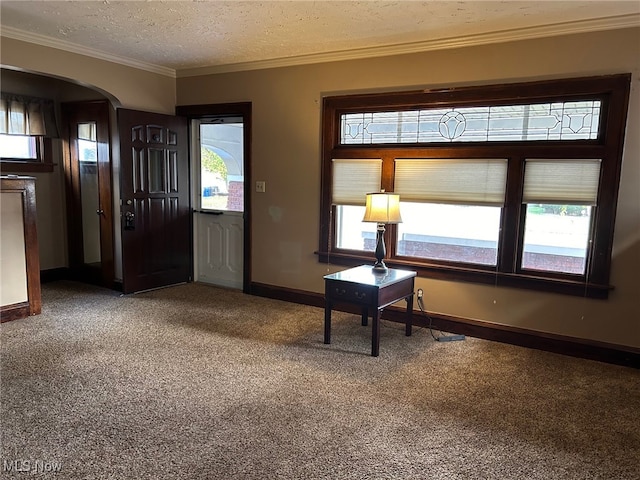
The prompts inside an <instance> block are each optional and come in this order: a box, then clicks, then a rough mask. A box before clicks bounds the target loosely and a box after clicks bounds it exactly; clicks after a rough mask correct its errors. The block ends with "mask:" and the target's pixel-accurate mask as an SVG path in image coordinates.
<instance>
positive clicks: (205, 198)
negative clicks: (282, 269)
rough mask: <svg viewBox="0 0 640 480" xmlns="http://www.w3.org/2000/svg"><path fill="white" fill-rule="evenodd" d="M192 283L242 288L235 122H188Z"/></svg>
mask: <svg viewBox="0 0 640 480" xmlns="http://www.w3.org/2000/svg"><path fill="white" fill-rule="evenodd" d="M192 122H193V123H192V132H193V139H192V141H193V148H192V152H193V159H194V169H193V171H194V177H195V178H194V186H195V187H196V188H194V189H193V191H194V194H195V195H196V196H197V198H195V199H194V205H198V206H199V207H198V208H197V210H196V213H195V216H196V217H195V219H194V220H195V221H194V229H195V232H194V233H195V234H194V243H195V245H194V247H195V255H194V258H195V265H194V273H195V280H196V281H198V282H203V283H210V284H213V285H219V286H223V287H230V288H238V289H241V288H242V282H243V277H242V276H243V259H244V249H243V245H244V124H243V120H242V118H241V117H228V116H227V117H225V116H220V117H213V118H209V119H207V120H193V121H192Z"/></svg>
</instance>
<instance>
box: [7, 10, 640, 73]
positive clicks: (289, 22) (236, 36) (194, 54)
mask: <svg viewBox="0 0 640 480" xmlns="http://www.w3.org/2000/svg"><path fill="white" fill-rule="evenodd" d="M0 9H1V10H0V21H1V24H2V28H3V33H4V34H6V35H7V36H14V37H15V34H16V33H17V32H18V33H26V34H31V35H33V37H34V38H35V39H39V40H42V39H51V40H53V41H56V42H58V43H59V44H61V45H63V46H64V45H65V44H69V45H77V46H81V47H83V48H86V49H92V50H96V51H100V52H104V53H106V54H109V55H113V56H117V57H123V58H127V59H131V60H134V61H139V62H144V63H147V64H151V65H157V66H161V67H167V68H170V69H173V70H181V69H190V68H191V69H193V68H198V67H209V66H216V65H228V64H237V63H243V62H256V61H265V60H271V59H283V58H293V57H299V56H303V55H314V54H323V53H327V52H341V51H352V50H354V49H355V50H357V49H370V48H376V47H380V46H383V45H387V46H388V45H402V44H410V43H415V42H429V41H434V40H439V39H453V38H457V37H467V36H473V35H479V34H486V33H489V32H499V31H516V30H518V29H526V28H531V27H541V26H548V25H550V24H564V23H567V22H576V21H585V20H593V19H602V18H608V17H617V16H621V15H622V16H628V15H632V17H633V18H635V21H637V16H638V14H639V13H640V1H638V0H632V1H597V2H593V1H577V0H570V1H548V0H547V1H545V0H538V1H513V0H510V1H460V2H455V1H429V2H420V1H408V0H405V1H376V0H373V1H264V2H258V1H219V0H218V1H216V0H209V1H159V0H152V1H116V0H104V1H89V0H84V1H6V0H2V1H1V2H0ZM634 15H635V16H634Z"/></svg>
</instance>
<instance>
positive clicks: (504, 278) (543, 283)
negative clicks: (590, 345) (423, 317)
mask: <svg viewBox="0 0 640 480" xmlns="http://www.w3.org/2000/svg"><path fill="white" fill-rule="evenodd" d="M316 254H317V255H318V260H319V261H320V262H321V263H331V264H334V265H344V266H347V267H355V266H357V265H361V264H363V263H373V262H374V261H375V259H374V258H373V254H370V255H368V256H367V255H366V252H358V253H356V252H353V253H352V252H346V253H343V251H339V252H335V251H334V252H331V253H327V252H316ZM385 263H386V264H387V265H388V266H390V267H393V268H404V269H407V268H409V269H411V270H415V271H416V272H418V277H424V278H432V279H437V280H447V281H455V282H468V283H480V284H484V285H494V286H498V287H509V288H520V289H526V290H536V291H540V292H551V293H561V294H564V295H572V296H577V297H585V296H586V297H588V298H594V299H598V300H606V299H607V298H609V292H610V291H611V290H613V286H611V285H600V284H597V283H593V282H587V283H585V282H584V281H583V280H581V279H576V280H573V279H569V278H560V277H558V278H549V277H541V276H536V275H535V273H534V274H528V275H527V274H524V273H517V274H516V273H506V272H500V271H496V270H495V269H493V270H492V269H489V268H486V269H480V268H478V266H477V265H476V266H473V265H469V266H464V264H459V265H457V266H450V265H445V264H442V265H440V264H436V263H426V262H424V263H418V262H416V261H415V260H409V259H407V260H404V259H403V258H402V257H399V258H390V259H385Z"/></svg>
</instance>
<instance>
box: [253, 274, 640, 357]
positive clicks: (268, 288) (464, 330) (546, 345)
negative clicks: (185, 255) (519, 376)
mask: <svg viewBox="0 0 640 480" xmlns="http://www.w3.org/2000/svg"><path fill="white" fill-rule="evenodd" d="M248 293H249V294H250V295H256V296H258V297H266V298H273V299H276V300H283V301H286V302H291V303H300V304H303V305H310V306H313V307H320V308H324V295H323V294H321V293H315V292H309V291H305V290H297V289H292V288H287V287H279V286H276V285H267V284H264V283H256V282H252V283H251V284H250V288H249V292H248ZM340 310H341V311H347V312H349V313H354V314H358V313H359V309H357V308H348V307H347V308H340ZM403 314H404V309H401V308H397V307H390V308H387V309H385V311H384V312H383V314H382V318H384V319H387V320H391V321H395V322H401V323H403V322H404V317H403ZM428 315H429V317H430V318H431V321H432V325H431V326H432V327H433V328H434V329H435V330H441V331H445V332H451V333H457V334H463V335H467V336H469V337H476V338H482V339H485V340H491V341H495V342H501V343H508V344H511V345H518V346H521V347H527V348H533V349H536V350H544V351H547V352H553V353H559V354H562V355H568V356H571V357H578V358H585V359H589V360H595V361H598V362H605V363H611V364H615V365H622V366H626V367H632V368H640V349H638V348H633V347H627V346H624V345H615V344H610V343H606V342H597V341H593V340H585V339H581V338H575V337H568V336H564V335H558V334H551V333H544V332H536V331H534V330H528V329H525V328H519V327H512V326H507V325H498V324H493V323H489V322H483V321H479V320H472V319H468V318H461V317H453V316H448V315H442V314H434V313H431V312H428ZM413 324H414V325H416V326H419V327H428V326H429V320H428V319H427V318H426V316H425V315H422V314H421V312H420V311H419V310H415V311H414V315H413Z"/></svg>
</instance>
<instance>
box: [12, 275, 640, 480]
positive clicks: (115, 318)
mask: <svg viewBox="0 0 640 480" xmlns="http://www.w3.org/2000/svg"><path fill="white" fill-rule="evenodd" d="M322 325H323V315H322V310H321V309H319V308H314V307H307V306H301V305H295V304H289V303H285V302H280V301H275V300H270V299H265V298H259V297H251V296H247V295H243V294H242V293H240V292H236V291H229V290H223V289H217V288H213V287H209V286H204V285H198V284H189V285H183V286H178V287H172V288H168V289H164V290H158V291H155V292H149V293H144V294H140V295H134V296H127V297H120V296H119V295H118V294H117V293H115V292H111V291H108V290H102V289H98V288H94V287H90V286H86V285H81V284H76V283H72V282H57V283H53V284H46V285H44V286H43V313H42V314H41V315H39V316H36V317H32V318H28V319H24V320H17V321H13V322H8V323H4V324H2V326H1V327H0V328H1V330H0V331H1V342H2V344H1V345H2V346H1V354H2V356H1V370H0V374H1V376H0V386H1V401H2V404H1V411H0V421H1V427H2V438H1V441H2V450H1V460H2V470H3V471H2V474H1V475H0V477H2V478H17V479H19V478H32V476H30V475H31V473H36V474H37V476H36V477H35V478H58V479H111V478H113V479H236V478H238V479H376V480H377V479H544V480H549V479H581V480H584V479H607V480H610V479H625V480H626V479H638V478H640V472H639V459H640V371H638V370H635V369H630V368H625V367H619V366H614V365H608V364H603V363H598V362H593V361H588V360H581V359H576V358H571V357H565V356H561V355H556V354H551V353H546V352H540V351H535V350H529V349H525V348H520V347H514V346H510V345H504V344H499V343H493V342H489V341H485V340H479V339H472V338H467V340H465V341H463V342H449V343H440V342H434V341H433V339H432V338H431V335H430V334H429V331H428V330H425V329H419V328H416V329H414V335H413V336H412V337H405V335H404V327H403V326H402V325H400V324H395V323H391V322H386V321H385V322H383V327H382V336H381V346H380V357H378V358H373V357H371V356H370V355H369V353H370V348H371V337H370V327H362V326H360V320H359V317H357V316H355V315H349V314H344V313H337V314H334V327H333V337H332V340H333V343H332V344H331V345H324V344H323V342H322V340H323V337H322V334H323V329H322ZM27 467H28V468H27ZM27 469H31V470H35V472H31V473H29V472H26V471H18V470H27ZM53 470H57V471H53Z"/></svg>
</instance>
